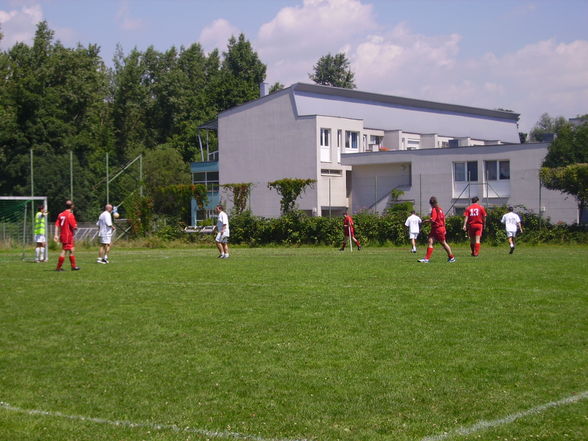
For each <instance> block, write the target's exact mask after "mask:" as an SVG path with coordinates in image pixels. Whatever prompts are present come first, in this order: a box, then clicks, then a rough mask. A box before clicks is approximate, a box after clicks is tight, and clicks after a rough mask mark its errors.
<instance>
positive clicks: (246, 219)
mask: <svg viewBox="0 0 588 441" xmlns="http://www.w3.org/2000/svg"><path fill="white" fill-rule="evenodd" d="M411 209H412V204H402V203H400V204H396V205H394V206H393V207H390V209H388V210H387V211H386V213H385V214H384V215H377V214H373V213H368V212H362V213H358V214H356V215H355V216H354V220H355V231H356V236H357V238H358V239H359V240H360V242H361V243H362V245H386V244H394V245H406V244H408V243H409V241H408V234H407V231H406V227H405V226H404V222H405V221H406V218H407V217H408V216H409V215H410V210H411ZM516 211H517V213H519V215H520V216H521V220H522V223H523V228H524V230H525V233H524V234H522V235H520V237H519V241H520V242H526V243H530V244H538V243H570V242H577V243H588V231H587V230H586V228H585V227H582V226H577V225H572V226H570V225H553V224H551V223H550V221H549V219H541V218H540V217H539V216H538V215H536V214H534V213H532V212H530V211H529V210H526V209H525V208H524V207H517V209H516ZM506 212H507V208H506V207H495V208H491V209H489V210H488V217H487V223H486V230H485V231H484V235H483V237H482V241H483V242H484V243H486V244H488V245H502V244H504V243H505V242H506V233H505V230H504V225H503V224H502V223H501V222H500V220H501V219H502V216H503V215H504V214H505V213H506ZM176 224H177V222H170V220H169V219H167V218H165V219H162V218H160V219H159V220H158V221H156V231H157V233H156V234H155V235H154V236H153V237H154V239H153V242H154V243H153V246H160V245H161V242H162V241H173V240H176V241H177V240H180V241H183V242H186V243H194V242H198V243H211V242H212V241H213V238H214V236H213V235H196V234H193V235H186V234H185V233H183V232H182V230H181V228H180V227H179V226H175V225H176ZM446 224H447V240H448V242H449V243H450V244H452V243H464V242H466V241H468V240H469V239H468V238H467V237H466V235H465V233H464V231H463V228H462V227H463V217H462V216H448V217H447V219H446ZM230 225H231V243H232V244H247V245H248V246H252V247H255V246H261V245H269V244H276V245H290V246H299V245H329V246H340V245H341V243H342V242H343V239H344V235H343V219H342V218H341V217H336V218H328V217H311V216H308V215H306V214H304V212H302V211H298V210H294V211H291V212H289V213H287V214H285V215H283V216H282V217H279V218H275V219H274V218H271V219H270V218H263V217H259V216H254V215H253V214H252V213H251V212H250V211H244V212H243V213H241V214H238V215H233V216H231V218H230ZM429 231H430V226H429V225H427V224H424V225H423V228H422V231H421V234H420V235H419V242H420V243H421V244H425V243H426V242H427V235H428V233H429Z"/></svg>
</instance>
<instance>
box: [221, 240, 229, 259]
mask: <svg viewBox="0 0 588 441" xmlns="http://www.w3.org/2000/svg"><path fill="white" fill-rule="evenodd" d="M222 248H223V252H224V253H225V258H227V257H229V243H228V242H223V243H222Z"/></svg>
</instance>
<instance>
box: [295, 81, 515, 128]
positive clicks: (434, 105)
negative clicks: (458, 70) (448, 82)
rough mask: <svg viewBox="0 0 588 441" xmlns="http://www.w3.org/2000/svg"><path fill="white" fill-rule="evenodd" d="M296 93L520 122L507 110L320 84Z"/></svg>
mask: <svg viewBox="0 0 588 441" xmlns="http://www.w3.org/2000/svg"><path fill="white" fill-rule="evenodd" d="M290 87H291V88H292V90H293V91H294V93H296V92H303V93H304V92H306V93H313V94H319V95H329V96H333V97H343V98H347V99H353V100H361V101H371V102H374V103H382V104H388V105H394V106H399V107H408V108H413V109H423V110H425V109H426V110H440V111H444V112H452V113H461V114H466V115H479V116H485V117H491V118H499V119H507V120H512V121H518V120H519V116H520V114H519V113H515V112H508V111H505V110H492V109H483V108H481V107H471V106H463V105H460V104H448V103H440V102H436V101H427V100H419V99H414V98H405V97H400V96H394V95H384V94H381V93H373V92H365V91H361V90H356V89H346V88H342V87H332V86H322V85H319V84H308V83H295V84H293V85H292V86H290Z"/></svg>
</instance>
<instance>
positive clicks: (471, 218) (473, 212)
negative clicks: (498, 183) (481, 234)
mask: <svg viewBox="0 0 588 441" xmlns="http://www.w3.org/2000/svg"><path fill="white" fill-rule="evenodd" d="M463 215H464V216H465V217H467V218H468V220H467V223H468V225H471V224H481V225H483V224H484V219H486V216H487V214H486V210H485V209H484V207H482V206H481V205H480V204H478V203H476V204H472V205H470V206H469V207H468V208H466V209H465V211H464V213H463Z"/></svg>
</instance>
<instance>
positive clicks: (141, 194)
mask: <svg viewBox="0 0 588 441" xmlns="http://www.w3.org/2000/svg"><path fill="white" fill-rule="evenodd" d="M139 196H141V197H143V154H140V155H139Z"/></svg>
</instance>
